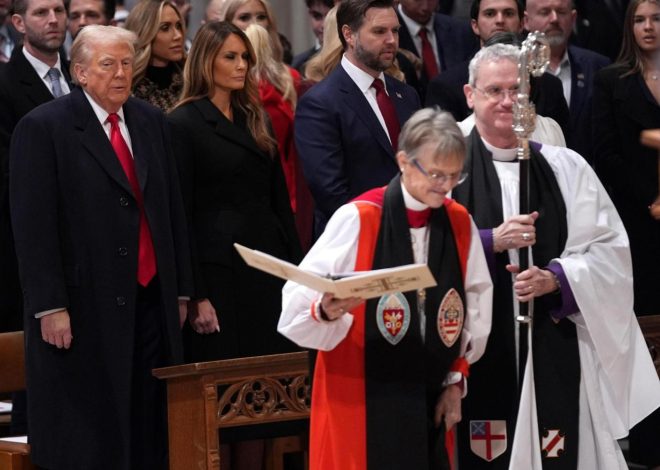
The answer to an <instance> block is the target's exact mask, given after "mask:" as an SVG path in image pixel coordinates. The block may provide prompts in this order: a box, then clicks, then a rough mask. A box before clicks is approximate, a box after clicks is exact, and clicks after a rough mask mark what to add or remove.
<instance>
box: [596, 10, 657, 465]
mask: <svg viewBox="0 0 660 470" xmlns="http://www.w3.org/2000/svg"><path fill="white" fill-rule="evenodd" d="M659 78H660V1H659V0H632V1H631V2H630V4H629V5H628V10H627V12H626V18H625V23H624V31H623V44H622V47H621V52H620V53H619V58H618V59H617V61H616V63H614V64H613V65H611V66H609V67H607V68H605V69H603V70H601V71H600V72H599V73H598V74H597V75H596V77H595V80H594V99H593V120H594V121H593V129H594V143H595V148H594V150H595V152H594V155H595V167H596V171H597V172H598V175H599V176H600V178H601V179H602V181H603V184H604V185H605V186H606V187H607V189H608V191H609V193H610V196H611V197H612V200H613V201H614V204H615V205H616V207H617V210H618V211H619V214H620V215H621V219H622V220H623V223H624V225H625V227H626V231H627V232H628V237H629V239H630V251H631V255H632V263H633V277H634V294H635V313H636V314H637V315H639V316H641V315H652V314H655V315H657V314H660V296H659V295H658V287H659V286H660V220H658V219H657V218H655V217H653V215H652V213H651V206H652V205H653V204H654V203H655V204H657V203H658V202H660V200H659V199H657V198H658V152H657V150H656V149H652V148H649V147H645V146H643V145H642V144H641V143H640V140H639V138H640V134H641V132H642V131H644V130H646V129H657V128H660V79H659ZM659 440H660V411H658V410H656V412H655V413H654V414H652V415H651V416H650V417H649V418H647V419H646V420H644V421H642V422H641V423H640V424H638V425H637V426H635V428H633V429H632V430H631V432H630V455H631V459H632V460H633V461H634V462H637V463H643V464H646V465H649V466H652V467H653V468H656V467H658V468H660V448H658V445H657V444H658V441H659Z"/></svg>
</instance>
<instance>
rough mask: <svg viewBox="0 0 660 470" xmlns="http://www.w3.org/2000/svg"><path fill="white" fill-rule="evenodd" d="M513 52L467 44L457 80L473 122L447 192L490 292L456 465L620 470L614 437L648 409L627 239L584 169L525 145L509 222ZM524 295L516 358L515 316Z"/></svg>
mask: <svg viewBox="0 0 660 470" xmlns="http://www.w3.org/2000/svg"><path fill="white" fill-rule="evenodd" d="M518 56H519V49H518V48H517V47H515V46H511V45H505V44H495V45H492V46H490V47H486V48H483V49H481V50H480V51H479V52H478V53H477V55H476V56H475V57H474V59H472V61H471V63H470V77H469V83H468V84H467V85H465V96H466V98H467V101H468V104H469V106H470V107H471V108H472V109H473V110H474V115H475V121H476V126H475V128H474V129H473V131H472V133H471V134H470V136H469V137H468V156H467V163H466V170H465V171H467V172H468V173H469V177H468V179H467V180H466V181H465V182H464V183H463V184H462V185H460V186H459V187H457V188H456V189H455V190H454V191H453V193H452V197H454V198H455V199H456V200H457V201H458V202H460V203H461V204H463V205H465V206H466V207H467V209H468V210H469V211H470V213H471V214H472V215H473V217H474V220H475V222H476V224H477V226H478V227H479V229H480V233H481V236H482V242H483V245H484V248H485V250H486V257H487V258H488V260H489V266H490V267H491V275H492V278H493V282H494V285H495V287H494V298H493V305H494V309H493V323H492V331H491V335H490V338H489V342H488V347H487V348H486V352H485V353H484V356H483V357H482V359H481V360H480V361H479V362H478V363H477V364H476V365H475V366H474V367H472V368H471V370H470V393H469V394H468V396H467V397H466V399H465V400H463V418H464V419H463V421H462V423H461V424H460V425H459V428H458V429H459V432H458V439H457V441H458V448H459V461H460V462H461V467H464V468H469V469H471V470H480V469H507V468H525V469H532V470H540V469H541V468H544V469H548V468H553V469H554V468H558V469H576V468H579V469H582V468H594V469H595V468H598V469H625V468H627V466H626V463H625V461H624V459H623V455H622V453H621V450H620V449H619V445H618V443H617V439H619V438H622V437H624V436H625V435H626V434H627V433H628V430H629V429H630V428H631V427H632V426H633V425H635V423H637V422H639V421H640V420H641V419H643V418H644V417H645V416H646V415H648V414H649V413H651V412H652V411H653V410H654V409H655V408H657V407H658V406H659V405H660V383H659V382H658V378H657V375H656V372H655V369H654V368H653V364H652V362H651V358H650V355H649V353H648V350H647V349H646V345H645V343H644V339H643V337H642V334H641V331H640V329H639V325H638V324H637V320H636V318H635V315H634V313H633V290H632V268H631V263H630V248H629V243H628V237H627V236H626V232H625V229H624V227H623V224H622V222H621V219H620V218H619V215H618V213H617V211H616V209H615V208H614V205H613V204H612V201H611V200H610V198H609V197H608V195H607V193H606V192H605V189H604V188H603V186H602V185H601V183H600V181H599V180H598V178H597V176H596V174H595V173H594V171H593V170H592V169H591V167H590V166H589V164H588V163H587V161H586V160H584V159H583V158H582V157H581V156H580V155H579V154H577V153H576V152H574V151H572V150H569V149H567V148H563V147H554V146H550V145H545V144H543V145H541V144H536V143H532V145H531V153H532V156H531V159H530V213H528V214H520V215H518V214H519V202H518V201H519V164H518V163H517V160H516V147H517V138H516V135H515V134H514V132H513V128H512V124H513V111H512V107H513V104H514V101H515V99H516V93H517V87H518ZM530 246H531V247H532V250H531V251H532V254H531V257H530V267H529V269H526V270H524V271H523V272H518V270H519V269H518V266H517V265H518V251H517V250H518V249H520V248H525V247H530ZM512 273H513V275H512ZM531 300H533V301H534V302H533V303H531V304H530V311H531V312H533V317H534V320H533V323H532V326H531V328H532V335H531V337H532V342H531V345H532V347H531V351H530V348H528V347H527V338H528V336H527V335H526V334H525V329H524V328H520V327H519V324H518V323H517V322H516V320H515V318H516V315H517V313H518V305H519V302H530V301H531ZM521 330H522V331H521ZM528 352H529V354H528ZM531 352H533V358H532V354H531ZM521 390H522V393H521ZM463 423H464V424H463Z"/></svg>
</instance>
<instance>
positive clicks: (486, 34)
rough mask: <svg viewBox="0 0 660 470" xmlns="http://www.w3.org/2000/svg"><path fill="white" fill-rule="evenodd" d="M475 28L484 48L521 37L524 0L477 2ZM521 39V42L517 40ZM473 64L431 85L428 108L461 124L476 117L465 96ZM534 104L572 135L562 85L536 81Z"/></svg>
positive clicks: (473, 12)
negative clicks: (505, 38)
mask: <svg viewBox="0 0 660 470" xmlns="http://www.w3.org/2000/svg"><path fill="white" fill-rule="evenodd" d="M470 16H471V18H472V19H471V23H470V24H471V26H472V31H473V32H474V34H475V35H476V36H477V37H478V38H479V42H480V44H481V46H482V47H483V46H484V45H485V44H486V43H487V42H489V41H491V40H495V36H497V35H499V34H501V33H512V34H516V35H517V34H518V33H520V32H521V30H522V18H523V5H522V2H521V1H520V0H473V2H472V5H471V7H470ZM516 39H517V38H516ZM469 65H470V61H469V60H466V61H464V62H461V63H460V64H458V65H456V66H454V67H452V68H451V69H449V70H447V71H446V72H443V73H441V74H440V75H438V76H437V77H435V78H434V79H433V80H431V81H430V82H429V86H428V89H427V91H426V99H425V105H426V106H439V107H440V108H442V109H444V110H445V111H449V112H450V113H452V115H453V116H454V118H455V119H456V120H457V121H462V120H463V119H465V118H467V117H468V116H469V115H470V114H472V110H471V109H470V108H469V107H468V105H467V101H466V100H465V94H464V93H463V87H464V86H465V84H466V83H467V82H468V76H469V71H468V68H469ZM531 84H532V87H531V93H530V100H531V101H532V102H533V103H534V105H535V106H536V112H537V113H538V114H539V115H541V116H546V117H550V118H552V119H554V120H555V121H556V122H557V124H559V126H560V127H561V128H562V130H563V131H564V133H566V132H567V131H568V119H569V116H568V105H567V104H566V101H565V100H564V97H563V92H562V88H561V82H560V81H559V79H558V78H556V77H553V76H552V75H551V74H547V73H546V74H543V75H542V76H541V77H539V78H535V77H532V82H531Z"/></svg>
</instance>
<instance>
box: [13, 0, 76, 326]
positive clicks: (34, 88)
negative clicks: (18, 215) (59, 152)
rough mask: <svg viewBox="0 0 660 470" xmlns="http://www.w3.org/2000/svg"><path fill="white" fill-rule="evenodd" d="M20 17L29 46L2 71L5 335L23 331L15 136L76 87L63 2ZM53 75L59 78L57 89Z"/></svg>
mask: <svg viewBox="0 0 660 470" xmlns="http://www.w3.org/2000/svg"><path fill="white" fill-rule="evenodd" d="M14 11H15V13H14V15H13V16H12V22H13V24H14V25H15V27H16V29H17V30H18V31H20V32H21V33H23V34H24V35H25V38H24V42H23V46H22V47H20V46H19V47H16V48H14V51H13V53H12V56H11V59H10V61H9V62H8V63H7V64H6V65H5V66H3V67H1V68H0V109H2V112H0V259H1V260H2V262H1V263H0V298H1V299H3V304H4V306H5V308H4V309H3V316H2V317H1V318H0V331H13V330H20V329H22V321H21V317H22V313H21V301H20V297H21V293H20V288H19V285H18V273H17V267H16V257H15V255H14V243H13V240H12V237H11V224H10V219H9V201H8V181H9V168H8V159H9V142H10V139H11V134H12V132H13V131H14V127H15V126H16V124H17V123H18V121H19V120H20V119H21V118H22V117H23V116H25V115H26V114H27V113H28V112H29V111H31V110H32V109H34V108H35V107H37V106H39V105H40V104H42V103H46V102H47V101H50V100H52V99H53V98H54V95H55V94H58V95H60V94H65V93H68V92H69V82H70V79H69V71H68V69H67V64H66V63H64V61H63V60H61V58H60V56H59V53H58V51H59V48H60V46H61V45H62V42H63V41H64V33H65V30H66V11H65V9H64V3H63V1H62V0H17V1H16V2H15V5H14ZM42 11H46V12H47V13H46V14H45V15H44V14H42V13H41V12H42ZM50 69H55V70H56V71H57V72H49V70H50ZM48 73H51V75H52V74H53V73H55V74H56V75H57V74H59V79H57V80H56V81H57V82H58V83H57V85H54V84H53V80H51V78H50V76H49V75H48ZM56 86H59V89H58V90H57V91H56Z"/></svg>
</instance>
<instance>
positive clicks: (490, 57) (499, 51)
mask: <svg viewBox="0 0 660 470" xmlns="http://www.w3.org/2000/svg"><path fill="white" fill-rule="evenodd" d="M519 55H520V49H518V48H517V47H516V46H513V45H511V44H493V45H492V46H488V47H482V48H481V49H480V50H479V52H477V53H476V55H475V56H474V57H473V58H472V60H471V61H470V69H469V70H470V79H469V81H468V83H469V84H470V86H475V84H476V82H477V73H478V72H479V68H480V67H481V65H482V64H484V63H486V62H499V61H501V60H508V61H510V62H513V63H514V64H517V63H518V57H519Z"/></svg>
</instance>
